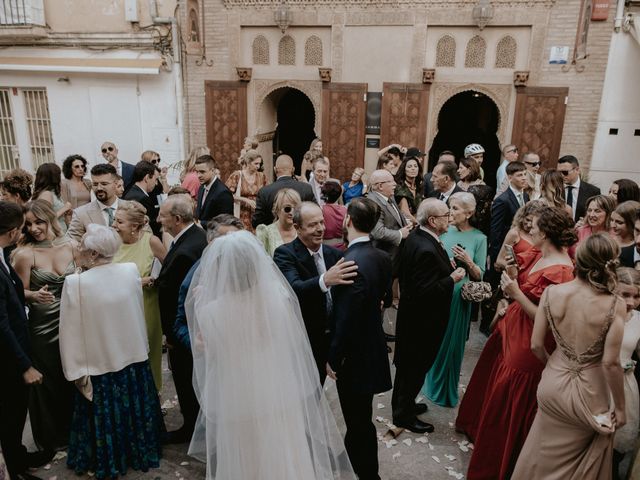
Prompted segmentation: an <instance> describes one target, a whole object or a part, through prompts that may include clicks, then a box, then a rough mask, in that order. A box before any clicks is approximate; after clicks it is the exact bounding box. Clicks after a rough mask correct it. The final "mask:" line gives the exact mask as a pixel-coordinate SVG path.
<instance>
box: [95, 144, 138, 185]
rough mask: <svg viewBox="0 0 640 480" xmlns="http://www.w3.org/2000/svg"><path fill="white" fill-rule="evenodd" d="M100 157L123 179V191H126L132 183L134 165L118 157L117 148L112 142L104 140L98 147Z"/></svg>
mask: <svg viewBox="0 0 640 480" xmlns="http://www.w3.org/2000/svg"><path fill="white" fill-rule="evenodd" d="M100 152H101V153H102V157H103V158H104V159H105V160H106V162H107V163H108V164H110V165H113V167H114V168H115V169H116V173H117V174H118V175H120V176H121V177H122V180H123V181H124V192H125V193H126V192H127V191H128V190H129V188H130V187H131V185H133V170H134V169H135V166H133V165H131V164H130V163H127V162H123V161H122V160H120V159H119V158H118V148H117V147H116V145H115V144H114V143H113V142H104V143H103V144H102V146H101V147H100Z"/></svg>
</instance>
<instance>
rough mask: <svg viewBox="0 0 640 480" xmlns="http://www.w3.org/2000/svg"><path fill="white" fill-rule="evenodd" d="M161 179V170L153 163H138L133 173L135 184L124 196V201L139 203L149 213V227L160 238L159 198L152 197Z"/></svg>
mask: <svg viewBox="0 0 640 480" xmlns="http://www.w3.org/2000/svg"><path fill="white" fill-rule="evenodd" d="M159 177H160V169H159V168H158V167H156V166H155V165H154V164H152V163H151V162H146V161H144V160H142V161H140V162H138V163H136V166H135V170H134V172H133V180H134V182H135V183H134V184H133V185H132V186H131V188H130V189H129V191H128V192H127V193H125V194H124V197H123V198H124V200H134V201H136V202H139V203H140V204H141V205H142V206H143V207H144V208H145V209H146V211H147V217H148V218H149V227H151V230H152V231H153V234H154V235H156V236H158V237H160V236H161V234H160V224H159V223H158V211H159V208H160V206H159V205H158V197H157V196H156V195H152V192H153V190H154V189H155V188H156V185H157V184H158V178H159Z"/></svg>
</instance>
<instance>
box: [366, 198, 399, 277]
mask: <svg viewBox="0 0 640 480" xmlns="http://www.w3.org/2000/svg"><path fill="white" fill-rule="evenodd" d="M367 198H370V199H371V200H373V201H374V202H376V203H377V204H378V205H379V206H380V218H379V219H378V223H377V224H376V226H375V227H374V229H373V231H372V232H371V238H372V239H373V242H374V245H375V246H376V247H377V248H379V249H380V250H384V251H385V252H388V253H389V255H391V259H392V260H393V261H394V264H395V258H396V256H397V255H398V251H399V250H400V243H401V242H402V234H401V233H400V232H399V230H400V229H401V228H402V227H404V226H405V225H406V224H407V220H406V219H405V218H404V215H402V213H401V212H400V207H398V204H397V203H396V201H395V199H394V198H393V197H391V198H390V199H389V200H388V201H387V200H385V198H384V197H383V196H382V195H380V194H379V193H378V192H373V191H371V192H369V193H367ZM389 202H390V203H391V205H390V204H389ZM392 205H393V206H392ZM394 207H395V208H394Z"/></svg>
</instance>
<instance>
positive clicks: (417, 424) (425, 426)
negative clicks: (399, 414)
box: [393, 418, 434, 433]
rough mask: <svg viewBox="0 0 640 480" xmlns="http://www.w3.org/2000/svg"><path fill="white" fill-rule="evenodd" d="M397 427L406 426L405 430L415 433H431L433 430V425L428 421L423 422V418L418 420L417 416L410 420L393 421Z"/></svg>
mask: <svg viewBox="0 0 640 480" xmlns="http://www.w3.org/2000/svg"><path fill="white" fill-rule="evenodd" d="M393 424H394V425H395V426H396V427H401V428H404V429H405V430H409V431H410V432H413V433H431V432H433V430H434V429H433V425H431V424H430V423H427V422H423V421H422V420H418V419H417V418H415V419H413V420H410V421H408V422H400V423H397V422H393Z"/></svg>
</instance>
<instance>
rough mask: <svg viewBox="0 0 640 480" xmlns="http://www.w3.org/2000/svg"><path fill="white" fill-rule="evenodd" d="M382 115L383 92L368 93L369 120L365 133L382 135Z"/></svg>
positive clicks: (367, 120)
mask: <svg viewBox="0 0 640 480" xmlns="http://www.w3.org/2000/svg"><path fill="white" fill-rule="evenodd" d="M381 113H382V92H367V118H366V123H365V130H364V131H365V133H366V134H367V135H380V114H381Z"/></svg>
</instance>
